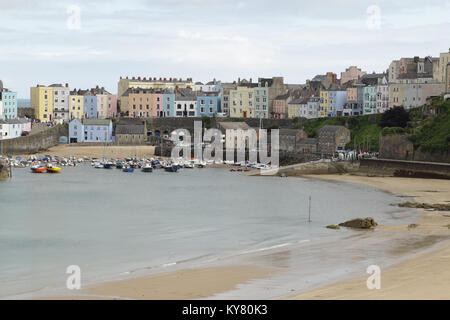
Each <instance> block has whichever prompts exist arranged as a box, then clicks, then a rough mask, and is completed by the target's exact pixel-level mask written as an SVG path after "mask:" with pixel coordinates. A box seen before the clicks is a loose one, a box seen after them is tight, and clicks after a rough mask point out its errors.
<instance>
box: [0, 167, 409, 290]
mask: <svg viewBox="0 0 450 320" xmlns="http://www.w3.org/2000/svg"><path fill="white" fill-rule="evenodd" d="M309 196H311V197H312V210H311V214H312V222H311V223H308V221H307V220H308V197H309ZM398 201H399V199H398V198H395V197H394V196H392V195H389V194H387V193H383V192H380V191H377V190H375V189H372V188H368V187H361V186H355V185H351V184H344V183H329V182H321V181H313V180H306V179H298V178H278V177H246V176H243V175H240V174H237V173H230V172H228V170H225V169H212V168H205V169H194V170H190V169H184V170H181V171H180V172H178V173H167V172H164V171H161V170H157V171H155V172H153V173H143V172H140V171H135V172H134V173H123V172H122V171H121V170H116V169H111V170H104V169H94V168H92V167H91V166H89V165H84V166H78V167H67V168H63V173H62V174H59V175H49V174H32V173H31V172H30V170H29V169H15V170H14V172H13V179H12V180H10V181H7V182H2V183H0V298H6V297H12V296H20V297H22V296H23V294H25V296H29V294H31V295H33V296H34V295H40V294H45V293H48V292H51V290H53V289H58V288H63V287H64V286H65V281H66V278H67V274H66V273H65V272H66V268H67V266H69V265H79V266H80V267H81V270H82V280H83V283H84V284H86V283H92V282H96V281H104V280H110V279H119V278H124V277H127V276H134V275H139V274H146V273H152V272H164V271H172V270H176V269H177V268H183V267H191V266H197V265H208V264H214V263H228V262H229V263H235V262H245V263H247V262H248V263H257V264H261V265H267V266H275V267H281V268H288V269H289V268H290V269H293V270H296V272H297V273H295V274H292V273H291V276H290V279H288V278H283V277H281V276H280V277H279V279H278V280H277V282H276V283H275V282H273V283H264V284H258V282H252V283H251V284H249V285H246V286H242V287H241V288H239V290H236V292H234V293H232V295H231V296H230V295H229V294H231V293H229V294H228V296H227V295H225V296H223V295H222V296H219V297H247V298H257V297H261V298H265V297H270V296H276V295H278V294H283V293H284V294H285V293H286V290H292V289H295V290H300V289H302V288H306V287H308V286H312V285H315V284H319V283H323V282H324V281H331V280H332V279H334V277H342V276H345V275H346V274H347V275H348V274H350V273H351V271H355V270H356V269H355V268H357V267H358V268H359V267H361V268H362V267H363V266H365V265H368V263H370V262H374V261H375V262H377V261H378V262H380V263H381V262H383V261H387V260H388V259H391V258H392V257H393V255H391V254H390V253H389V252H388V251H386V249H377V248H378V247H376V246H375V248H372V247H370V241H365V242H364V243H367V246H368V247H366V248H364V247H362V246H361V245H359V243H361V242H362V241H359V240H361V239H366V238H368V237H369V238H370V237H371V236H370V234H368V233H367V232H363V233H361V232H358V231H352V230H339V231H336V230H330V229H326V228H324V226H326V225H328V224H336V223H339V222H342V221H344V220H347V219H351V218H355V217H366V216H371V217H374V218H375V220H376V221H377V222H378V223H380V224H397V223H406V222H408V221H411V219H413V217H412V215H414V211H411V210H404V209H399V208H397V207H393V206H390V205H389V204H390V203H392V202H398ZM378 238H379V237H378ZM338 240H339V241H338ZM377 259H378V260H377ZM284 277H287V276H286V275H285V276H284ZM293 277H294V279H296V281H293V280H292V279H293ZM305 279H306V280H305ZM283 281H284V282H283ZM261 285H264V287H269V288H272V289H271V290H268V291H266V292H261V291H260V290H254V289H255V288H256V287H258V286H261ZM293 286H294V288H292V287H293ZM252 290H253V291H252Z"/></svg>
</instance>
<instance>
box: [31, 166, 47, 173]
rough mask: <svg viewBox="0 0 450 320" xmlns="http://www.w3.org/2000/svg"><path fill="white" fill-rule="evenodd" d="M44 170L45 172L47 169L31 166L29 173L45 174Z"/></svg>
mask: <svg viewBox="0 0 450 320" xmlns="http://www.w3.org/2000/svg"><path fill="white" fill-rule="evenodd" d="M46 170H47V168H46V167H44V166H32V167H31V171H32V172H33V173H42V172H45V171H46Z"/></svg>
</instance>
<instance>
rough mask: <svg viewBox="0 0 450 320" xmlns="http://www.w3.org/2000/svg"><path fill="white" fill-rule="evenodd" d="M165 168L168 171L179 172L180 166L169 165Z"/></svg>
mask: <svg viewBox="0 0 450 320" xmlns="http://www.w3.org/2000/svg"><path fill="white" fill-rule="evenodd" d="M164 170H165V171H167V172H177V171H178V166H167V167H164Z"/></svg>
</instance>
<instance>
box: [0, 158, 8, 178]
mask: <svg viewBox="0 0 450 320" xmlns="http://www.w3.org/2000/svg"><path fill="white" fill-rule="evenodd" d="M6 179H8V167H7V165H6V161H4V160H0V181H1V180H6Z"/></svg>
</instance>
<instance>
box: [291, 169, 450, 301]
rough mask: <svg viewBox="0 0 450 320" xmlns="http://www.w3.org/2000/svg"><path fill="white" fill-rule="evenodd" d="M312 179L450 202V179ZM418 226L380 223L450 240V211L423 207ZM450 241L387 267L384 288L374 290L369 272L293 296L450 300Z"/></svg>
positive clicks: (383, 273)
mask: <svg viewBox="0 0 450 320" xmlns="http://www.w3.org/2000/svg"><path fill="white" fill-rule="evenodd" d="M309 178H315V179H324V180H328V181H345V182H350V183H358V184H362V185H367V186H371V187H376V188H379V189H381V190H384V191H387V192H390V193H393V194H396V195H402V196H403V197H405V202H406V201H416V202H424V203H449V202H450V181H449V180H435V179H412V178H393V177H392V178H391V177H363V176H351V175H320V176H312V177H309ZM415 224H416V225H417V226H415V227H414V228H411V227H409V228H408V226H395V227H393V226H380V227H379V228H380V229H382V230H385V231H386V232H389V231H391V230H393V229H395V230H397V231H398V230H405V232H409V233H421V234H427V235H436V236H437V237H440V236H442V239H450V227H449V225H450V214H449V212H448V211H447V212H446V211H432V210H423V212H422V214H421V216H420V218H419V219H418V220H417V221H416V223H415ZM449 265H450V241H449V240H443V241H441V243H439V244H438V245H437V246H436V247H434V248H432V250H431V252H425V253H422V254H418V255H415V256H414V257H413V258H410V259H408V260H406V261H402V262H400V263H397V264H395V265H393V266H391V267H389V268H387V269H386V270H382V271H381V289H379V290H369V289H367V286H366V280H367V277H368V274H361V278H357V279H353V280H349V281H343V282H338V283H336V284H332V285H328V286H325V287H323V288H318V289H314V290H311V291H307V292H304V293H301V294H298V295H294V296H292V297H289V298H288V299H333V300H334V299H351V300H358V299H388V300H395V299H450V269H449Z"/></svg>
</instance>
